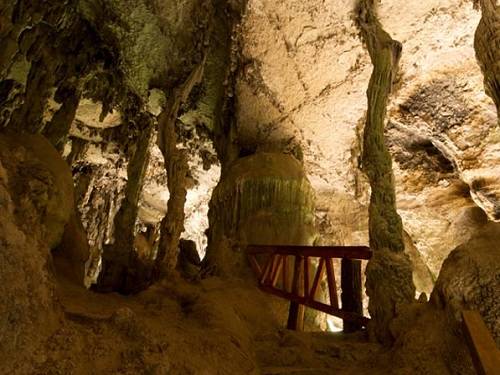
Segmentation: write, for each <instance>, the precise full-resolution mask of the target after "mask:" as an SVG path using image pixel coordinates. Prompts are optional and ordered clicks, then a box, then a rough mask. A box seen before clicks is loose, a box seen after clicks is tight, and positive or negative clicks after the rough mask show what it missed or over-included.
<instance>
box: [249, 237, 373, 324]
mask: <svg viewBox="0 0 500 375" xmlns="http://www.w3.org/2000/svg"><path fill="white" fill-rule="evenodd" d="M247 255H248V258H249V261H250V265H251V266H252V268H253V270H254V272H255V274H256V275H257V278H258V280H259V288H260V289H261V290H262V291H264V292H266V293H269V294H273V295H275V296H278V297H281V298H285V299H287V300H289V301H290V311H289V316H288V324H287V327H288V328H289V329H294V330H300V329H302V326H303V316H304V306H307V307H310V308H313V309H315V310H319V311H322V312H325V313H327V314H330V315H333V316H337V317H339V318H341V319H343V320H344V329H345V330H346V331H353V330H356V329H359V328H360V327H362V326H366V325H367V323H368V321H369V318H366V317H364V316H363V315H362V307H361V306H362V305H361V284H360V280H361V266H360V265H359V259H370V258H371V256H372V251H371V250H370V248H368V247H366V246H301V245H299V246H297V245H249V246H248V247H247ZM290 256H292V257H294V258H295V263H294V265H293V267H290V268H289V267H288V263H287V258H288V257H290ZM257 257H260V258H265V262H263V264H262V265H261V264H260V263H259V261H258V258H257ZM310 258H319V262H318V266H317V268H316V269H314V267H312V263H311V262H310ZM333 258H341V259H342V262H343V264H342V268H343V271H342V275H343V278H342V290H343V293H342V304H343V306H349V307H351V308H352V309H351V310H350V311H348V310H347V309H345V308H343V309H340V308H339V301H338V296H337V283H336V280H335V273H334V269H333V262H332V259H333ZM356 262H357V263H356ZM345 269H349V270H351V272H344V271H345ZM311 271H312V272H311ZM289 273H290V275H289ZM357 273H359V275H357ZM325 274H326V279H327V282H328V292H329V296H330V304H327V303H323V302H319V301H317V300H316V299H315V297H316V293H317V291H318V286H319V283H320V281H321V280H322V279H323V277H324V276H325ZM280 276H281V277H280ZM344 278H345V279H344ZM290 284H291V285H290ZM357 289H359V290H357ZM358 300H359V301H358ZM346 327H347V329H346Z"/></svg>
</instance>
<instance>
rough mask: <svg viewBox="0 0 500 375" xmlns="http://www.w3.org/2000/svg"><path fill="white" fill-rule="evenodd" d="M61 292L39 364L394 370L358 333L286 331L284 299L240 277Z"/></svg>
mask: <svg viewBox="0 0 500 375" xmlns="http://www.w3.org/2000/svg"><path fill="white" fill-rule="evenodd" d="M58 294H59V299H60V302H61V305H62V309H63V316H64V318H63V319H62V323H61V327H60V328H59V329H58V330H57V331H56V332H55V333H54V334H53V336H52V337H51V338H50V339H49V341H48V342H47V345H45V346H44V347H43V348H40V358H38V359H36V360H35V362H37V363H36V366H38V367H36V369H37V371H40V372H41V373H74V374H90V373H93V374H101V373H102V374H113V373H117V374H118V373H119V374H202V375H203V374H206V375H211V374H265V375H267V374H269V375H271V374H273V375H277V374H318V375H319V374H332V373H336V374H387V373H391V371H390V368H389V366H388V365H389V364H388V363H387V361H384V360H381V358H382V357H385V356H386V353H385V352H384V350H383V349H382V348H381V347H380V346H379V345H377V344H374V343H370V342H368V341H367V340H366V338H365V335H364V334H363V333H361V332H360V333H357V334H350V335H344V334H342V333H327V332H293V331H289V330H286V329H284V328H283V327H282V324H280V322H279V320H278V319H277V318H276V316H283V314H282V313H283V312H285V311H286V306H285V305H284V304H279V302H278V303H277V301H276V299H275V298H274V297H270V296H267V295H265V294H263V293H261V292H260V291H259V290H258V289H257V288H254V287H252V286H249V285H248V284H247V283H245V282H243V281H241V280H240V281H238V280H232V281H231V282H230V283H227V282H224V281H223V280H221V279H219V278H209V279H206V280H203V281H200V282H198V283H187V282H185V281H183V280H181V279H176V280H170V281H165V282H163V283H161V284H159V285H155V286H153V287H151V288H149V289H148V290H146V291H144V292H142V293H140V294H138V295H134V296H122V295H119V294H116V293H110V294H98V293H93V292H91V291H88V290H86V289H84V288H82V287H80V286H77V285H75V284H72V283H71V282H69V281H68V280H65V279H62V278H60V279H59V280H58ZM271 311H273V313H270V312H271ZM280 314H281V315H280Z"/></svg>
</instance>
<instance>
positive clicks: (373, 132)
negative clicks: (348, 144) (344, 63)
mask: <svg viewBox="0 0 500 375" xmlns="http://www.w3.org/2000/svg"><path fill="white" fill-rule="evenodd" d="M356 11H357V18H356V21H357V24H358V27H359V29H360V32H361V37H362V39H363V41H364V42H365V44H366V47H367V49H368V52H369V54H370V58H371V61H372V64H373V72H372V75H371V78H370V83H369V86H368V91H367V96H368V113H367V118H366V125H365V130H364V138H363V156H362V167H363V171H364V172H365V173H366V174H367V176H368V179H369V181H370V186H371V196H370V207H369V234H370V247H371V248H372V250H373V251H374V257H373V259H372V260H370V262H369V264H368V267H367V269H366V279H367V280H366V290H367V294H368V296H369V297H370V304H369V311H370V315H371V316H372V318H373V325H372V327H371V329H372V332H373V333H374V334H375V336H376V337H377V338H378V339H379V340H380V341H382V342H386V343H388V342H390V341H391V333H390V330H389V324H390V322H391V320H392V319H393V318H394V317H395V315H396V313H397V305H398V304H399V303H408V302H411V301H412V300H413V298H414V295H415V287H414V285H413V280H412V265H411V263H410V261H409V259H408V257H407V256H406V255H405V254H404V253H403V251H404V244H403V228H402V223H401V218H400V217H399V215H398V213H397V211H396V195H395V191H394V177H393V172H392V161H391V155H390V154H389V151H388V149H387V147H386V145H385V138H384V124H385V115H386V108H387V101H388V98H389V95H390V93H391V91H392V87H393V83H394V80H395V77H396V74H397V70H398V62H399V58H400V56H401V49H402V46H401V43H399V42H398V41H396V40H393V39H392V38H391V37H390V35H389V34H387V32H385V31H384V29H383V28H382V25H381V24H380V22H379V20H378V19H377V14H376V9H375V4H374V2H373V0H361V1H359V3H358V5H357V9H356Z"/></svg>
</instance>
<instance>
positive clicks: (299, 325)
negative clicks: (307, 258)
mask: <svg viewBox="0 0 500 375" xmlns="http://www.w3.org/2000/svg"><path fill="white" fill-rule="evenodd" d="M301 264H302V257H301V256H300V255H297V256H295V265H294V271H293V282H292V293H293V294H295V295H299V294H300V292H301V290H300V289H302V287H301V285H303V284H302V283H301V282H300V273H301V272H300V271H301ZM287 328H288V329H292V330H294V331H303V330H304V305H301V304H299V303H297V302H294V301H291V302H290V310H289V312H288V323H287Z"/></svg>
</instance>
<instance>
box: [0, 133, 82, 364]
mask: <svg viewBox="0 0 500 375" xmlns="http://www.w3.org/2000/svg"><path fill="white" fill-rule="evenodd" d="M35 145H36V146H37V147H35V148H33V146H35ZM44 146H45V147H44ZM42 149H43V151H45V152H42V153H41V155H43V158H38V155H37V152H41V151H42ZM51 151H52V152H51ZM54 154H55V156H56V158H58V156H57V152H56V151H55V150H51V146H50V144H48V143H47V141H44V140H43V139H41V138H40V137H30V138H29V139H28V140H27V142H26V144H23V142H22V141H20V140H18V139H15V138H12V137H6V136H3V135H2V136H0V249H1V251H0V283H1V288H2V290H1V293H0V296H1V297H0V306H1V307H0V327H1V328H0V338H1V340H0V360H1V362H2V364H3V366H4V368H3V371H6V372H11V371H14V367H11V366H16V367H17V369H18V370H19V369H23V366H24V363H25V362H26V361H28V360H29V359H30V358H31V357H32V355H33V352H32V350H33V347H34V345H35V344H36V343H38V342H41V340H43V339H45V338H46V337H47V336H48V335H49V334H51V333H52V332H53V330H54V329H55V328H56V327H57V323H58V320H59V319H60V318H61V310H60V306H59V304H58V302H57V299H56V297H55V282H54V281H55V280H54V274H53V265H52V259H51V254H50V250H51V248H54V247H55V246H56V245H58V244H59V242H60V241H61V238H62V235H63V232H64V228H65V225H66V223H67V222H68V220H69V217H70V215H71V211H72V209H73V201H72V192H71V183H70V184H69V186H68V185H65V183H67V182H68V181H67V178H65V177H67V173H68V171H67V167H66V169H61V168H60V165H61V164H60V162H61V161H62V160H60V158H59V160H57V159H51V157H53V156H54ZM68 188H69V189H68ZM82 276H83V275H82ZM34 327H36V329H34ZM22 371H29V369H26V368H24V369H23V370H21V372H22Z"/></svg>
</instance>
